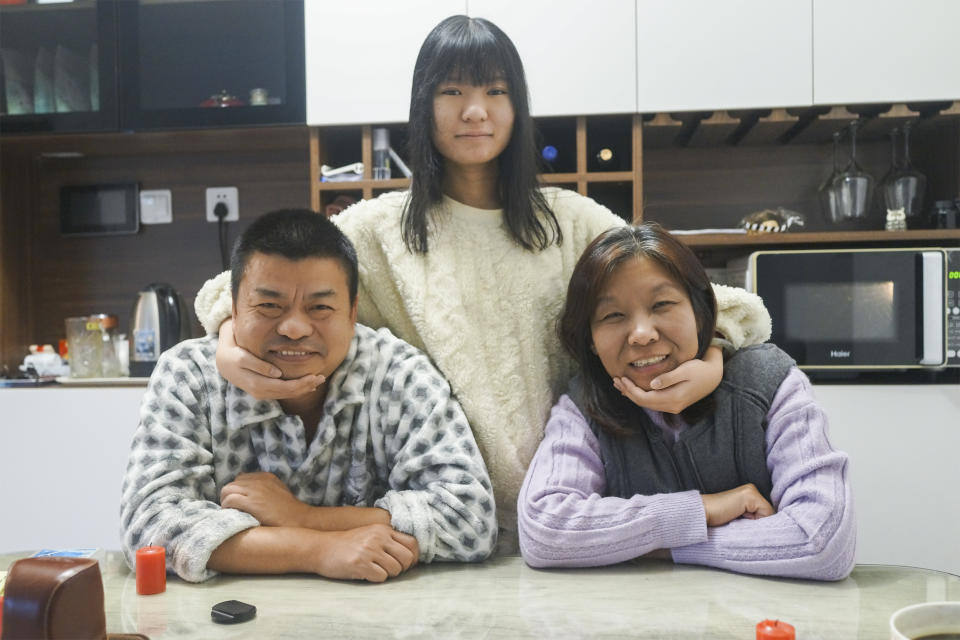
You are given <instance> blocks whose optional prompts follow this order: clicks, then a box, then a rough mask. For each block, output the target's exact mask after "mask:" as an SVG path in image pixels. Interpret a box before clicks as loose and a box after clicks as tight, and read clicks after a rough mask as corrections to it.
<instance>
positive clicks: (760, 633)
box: [757, 620, 797, 640]
mask: <svg viewBox="0 0 960 640" xmlns="http://www.w3.org/2000/svg"><path fill="white" fill-rule="evenodd" d="M796 637H797V632H796V631H795V630H794V628H793V625H792V624H788V623H786V622H784V621H783V620H763V621H761V622H758V623H757V640H795V638H796Z"/></svg>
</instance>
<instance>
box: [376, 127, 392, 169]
mask: <svg viewBox="0 0 960 640" xmlns="http://www.w3.org/2000/svg"><path fill="white" fill-rule="evenodd" d="M373 179H374V180H389V179H390V130H389V129H387V128H384V127H379V128H377V129H374V130H373Z"/></svg>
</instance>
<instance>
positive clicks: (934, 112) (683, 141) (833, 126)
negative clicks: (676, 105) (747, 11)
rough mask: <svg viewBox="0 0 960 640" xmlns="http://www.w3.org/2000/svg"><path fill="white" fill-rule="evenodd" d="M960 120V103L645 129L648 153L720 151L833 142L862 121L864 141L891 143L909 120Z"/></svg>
mask: <svg viewBox="0 0 960 640" xmlns="http://www.w3.org/2000/svg"><path fill="white" fill-rule="evenodd" d="M933 116H938V118H940V119H942V118H944V117H960V102H950V101H945V102H922V103H910V104H882V105H849V106H822V105H817V106H810V107H795V108H781V109H747V110H741V111H714V112H711V111H696V112H686V113H669V114H668V113H657V114H654V115H653V117H650V118H648V119H647V121H646V122H644V123H643V129H644V141H645V145H646V146H647V148H654V149H656V148H666V147H671V146H673V147H717V146H725V145H727V146H746V145H767V144H809V143H825V142H830V139H831V135H832V134H833V132H834V131H836V130H838V129H840V128H842V127H843V126H845V125H846V124H847V123H848V122H850V121H851V120H856V119H860V121H861V127H860V131H859V132H858V134H857V137H858V139H859V140H862V141H870V140H879V139H881V138H885V137H886V136H887V135H888V134H889V133H890V130H891V129H893V128H894V127H897V126H901V125H902V124H903V123H904V122H906V121H907V120H913V121H915V122H917V124H918V126H922V125H923V124H924V122H925V121H927V120H929V119H930V118H932V117H933Z"/></svg>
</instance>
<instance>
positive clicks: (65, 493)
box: [0, 387, 145, 553]
mask: <svg viewBox="0 0 960 640" xmlns="http://www.w3.org/2000/svg"><path fill="white" fill-rule="evenodd" d="M144 391H145V387H111V388H62V387H42V388H39V389H0V416H2V421H0V452H2V454H0V522H2V523H3V524H2V526H0V553H6V552H11V551H25V550H29V549H42V548H54V549H68V548H76V547H97V548H100V549H119V548H120V485H121V483H122V482H123V474H124V471H125V470H126V468H127V457H128V456H129V453H130V443H131V442H132V441H133V434H134V431H136V428H137V422H138V420H139V416H140V400H141V398H142V397H143V393H144Z"/></svg>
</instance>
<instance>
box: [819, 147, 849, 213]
mask: <svg viewBox="0 0 960 640" xmlns="http://www.w3.org/2000/svg"><path fill="white" fill-rule="evenodd" d="M841 133H842V132H841V131H834V132H833V171H831V172H830V175H829V176H827V179H826V180H824V181H823V184H821V185H820V188H819V189H818V190H817V193H818V196H819V199H820V210H821V212H822V213H823V217H824V218H825V219H826V221H827V222H831V223H834V224H836V223H838V222H843V216H842V214H841V211H840V200H839V199H838V193H839V191H838V189H837V188H836V184H835V183H836V180H837V177H839V175H840V162H839V159H838V157H837V151H838V149H839V147H840V134H841Z"/></svg>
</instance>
